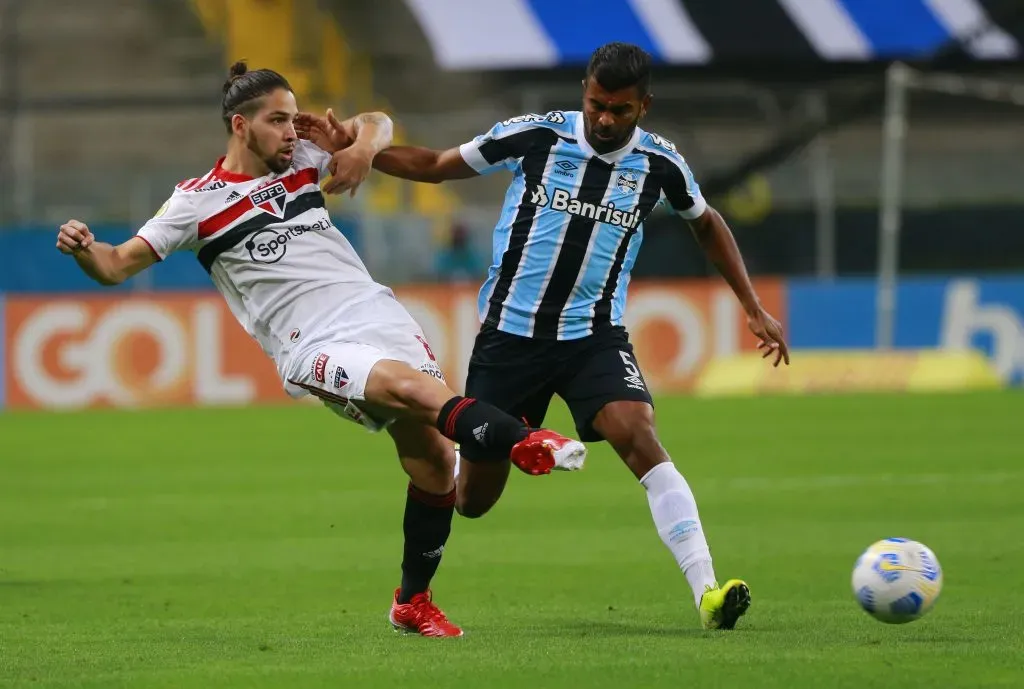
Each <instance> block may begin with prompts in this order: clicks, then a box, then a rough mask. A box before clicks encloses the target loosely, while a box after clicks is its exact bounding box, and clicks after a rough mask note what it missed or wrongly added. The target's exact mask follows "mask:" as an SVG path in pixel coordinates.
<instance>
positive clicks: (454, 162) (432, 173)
mask: <svg viewBox="0 0 1024 689" xmlns="http://www.w3.org/2000/svg"><path fill="white" fill-rule="evenodd" d="M373 167H374V169H376V170H379V171H380V172H383V173H384V174H386V175H391V176H392V177H400V178H401V179H408V180H412V181H413V182H429V183H430V184H440V183H441V182H446V181H448V180H452V179H468V178H469V177H476V176H477V174H479V173H477V171H476V170H474V169H473V168H472V167H470V165H469V163H467V162H466V161H465V160H464V159H463V157H462V153H461V152H460V151H459V149H458V148H449V149H448V150H446V151H438V150H434V149H432V148H423V147H421V146H391V147H390V148H386V149H384V150H383V151H381V152H380V153H378V154H377V156H376V157H375V158H374V159H373Z"/></svg>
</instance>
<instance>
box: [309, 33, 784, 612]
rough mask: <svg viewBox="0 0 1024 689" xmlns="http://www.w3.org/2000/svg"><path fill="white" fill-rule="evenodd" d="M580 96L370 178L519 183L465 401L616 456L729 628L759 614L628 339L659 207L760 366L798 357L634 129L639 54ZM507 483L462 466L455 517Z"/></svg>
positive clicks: (641, 109)
mask: <svg viewBox="0 0 1024 689" xmlns="http://www.w3.org/2000/svg"><path fill="white" fill-rule="evenodd" d="M583 86H584V93H583V108H582V110H581V111H579V112H568V111H566V112H562V111H556V112H550V113H547V114H546V115H523V116H520V117H513V118H511V119H508V120H505V121H504V122H500V123H498V124H496V125H495V126H494V127H493V128H492V129H491V130H490V131H489V132H487V133H486V134H483V135H481V136H478V137H477V138H475V139H474V140H472V141H470V142H467V143H465V144H463V145H462V146H459V147H456V148H451V149H448V150H445V151H438V150H431V149H427V148H420V147H411V146H394V147H390V148H388V149H387V150H385V151H383V152H381V153H380V154H379V155H377V157H376V158H374V163H373V166H374V167H375V168H376V169H378V170H380V171H383V172H385V173H387V174H389V175H394V176H396V177H401V178H404V179H409V180H415V181H420V182H432V183H438V182H444V181H446V180H455V179H464V178H468V177H473V176H475V175H484V174H489V173H491V172H495V171H498V170H509V171H512V173H513V176H512V183H511V185H510V186H509V188H508V192H507V194H506V196H505V205H504V208H503V209H502V212H501V216H500V218H499V220H498V224H497V227H496V228H495V232H494V252H493V264H492V266H491V268H490V270H489V271H488V274H487V279H486V281H485V282H484V285H483V287H482V289H481V290H480V297H479V315H480V320H481V323H482V327H481V329H480V332H479V334H478V335H477V338H476V343H475V346H474V349H473V354H472V357H471V359H470V363H469V374H468V378H467V380H466V394H469V395H473V396H475V397H477V398H480V399H485V400H487V401H489V402H491V403H492V404H495V405H496V406H498V407H500V408H501V409H503V410H505V411H507V412H509V413H510V414H512V415H514V416H516V417H521V418H525V419H526V420H527V421H528V422H529V423H530V424H532V425H536V424H539V423H541V421H542V420H543V418H544V416H545V413H546V411H547V408H548V404H549V402H550V400H551V398H552V396H553V395H556V394H557V395H559V396H560V397H562V398H563V399H564V400H565V401H566V403H567V404H568V406H569V409H570V410H571V411H572V414H573V417H574V419H575V421H576V428H577V431H578V433H579V435H580V438H581V439H582V440H584V441H598V440H606V441H608V442H609V443H610V444H611V445H612V447H613V448H614V449H615V451H616V452H617V453H618V454H619V456H620V457H621V458H622V459H623V461H625V463H626V465H627V466H628V467H629V468H630V469H631V470H632V472H633V473H634V475H635V476H636V478H637V479H638V480H639V481H640V484H641V485H642V486H643V487H644V489H645V490H646V492H647V498H648V503H649V506H650V509H651V514H652V516H653V518H654V524H655V526H656V528H657V530H658V534H659V535H660V536H661V538H662V540H663V541H664V543H665V545H666V546H667V547H668V548H669V550H670V551H671V552H672V554H673V556H674V557H675V559H676V561H677V563H678V565H679V567H680V569H681V570H682V571H683V573H684V574H685V577H686V579H687V581H688V583H689V585H690V587H691V589H692V591H693V596H694V602H695V604H696V606H697V609H698V611H699V614H700V618H701V622H702V624H703V625H704V626H705V627H707V628H732V627H733V626H734V625H735V623H736V621H737V619H738V618H739V617H740V616H741V615H742V614H743V613H744V612H745V611H746V609H747V607H748V606H749V604H750V592H749V589H748V587H747V585H746V584H745V583H744V582H743V581H741V580H738V579H732V580H729V581H727V582H725V583H724V584H723V585H719V584H718V582H717V579H716V576H715V573H714V569H713V567H712V562H711V553H710V549H709V547H708V543H707V540H706V538H705V535H704V527H703V525H702V524H701V521H700V517H699V515H698V511H697V503H696V501H695V499H694V496H693V492H692V491H691V490H690V487H689V485H688V484H687V482H686V480H685V479H684V478H683V476H682V474H680V473H679V471H678V470H677V469H676V467H675V465H674V464H673V462H672V460H671V458H670V457H669V454H668V453H667V452H666V450H665V449H664V448H663V447H662V445H661V443H660V442H659V440H658V436H657V434H656V432H655V424H654V409H653V402H652V400H651V396H650V393H649V392H648V390H647V385H646V383H645V381H644V377H643V374H642V373H641V371H640V364H639V362H638V361H637V360H636V357H635V356H634V353H633V347H632V346H631V345H630V343H629V338H628V336H627V333H626V330H625V328H624V327H623V325H622V318H623V311H624V309H625V305H626V291H627V288H628V286H629V277H630V270H631V268H632V267H633V263H634V261H635V260H636V256H637V253H638V251H639V250H640V241H641V238H642V235H643V221H644V219H645V218H646V217H647V216H648V214H649V213H650V212H651V210H652V209H653V208H654V207H655V205H657V204H658V203H661V202H667V203H668V206H669V207H670V208H671V209H672V210H673V211H674V212H675V213H676V214H678V215H679V216H681V217H682V218H683V219H684V220H686V221H687V222H688V223H689V225H690V228H691V229H692V231H693V233H694V235H695V237H696V239H697V242H698V244H699V245H700V246H701V247H702V248H703V250H704V251H705V253H706V254H707V256H708V257H709V258H710V259H711V260H712V261H713V262H714V264H715V265H716V266H717V267H718V269H719V271H720V272H721V273H722V275H723V276H724V277H725V279H726V280H727V281H728V283H729V285H730V286H731V287H732V289H733V290H734V292H735V293H736V296H737V298H738V299H739V301H740V303H741V304H742V305H743V308H744V309H745V311H746V313H747V316H748V322H749V325H750V329H751V330H752V331H753V332H754V334H755V335H757V336H758V337H759V338H760V345H759V346H760V347H761V348H762V350H763V353H764V355H765V356H766V357H768V356H774V365H776V366H778V365H779V363H780V362H781V361H785V362H786V363H787V364H788V363H789V352H788V349H787V346H786V342H785V339H784V337H783V332H782V327H781V325H780V324H779V322H778V321H776V320H775V318H773V317H772V316H771V315H770V314H769V313H768V312H767V311H765V309H764V308H763V307H762V305H761V302H760V301H759V299H758V296H757V294H756V293H755V291H754V288H753V286H752V285H751V283H750V280H749V278H748V277H747V272H746V269H745V267H744V264H743V260H742V258H741V257H740V253H739V250H738V248H737V246H736V242H735V240H734V239H733V236H732V233H731V232H730V230H729V228H728V226H727V225H726V223H725V221H724V220H723V219H722V216H721V215H719V214H718V212H716V211H715V210H714V209H713V208H711V207H710V206H709V205H708V204H707V202H706V201H705V199H704V197H703V196H702V195H701V192H700V187H699V186H698V185H697V182H696V181H695V180H694V176H693V173H692V172H691V171H690V168H689V166H687V164H686V161H685V160H684V159H683V157H682V156H681V155H680V153H679V151H678V150H677V149H676V147H675V146H674V145H673V144H672V143H671V142H669V141H668V140H666V139H664V138H663V137H660V136H658V135H657V134H653V133H650V132H646V131H644V130H643V129H641V128H640V127H639V123H640V120H641V119H642V118H643V117H644V115H646V113H647V111H648V109H649V108H650V105H651V93H650V57H649V56H648V55H647V54H646V53H645V52H644V51H643V50H642V49H641V48H639V47H637V46H634V45H629V44H622V43H611V44H608V45H605V46H603V47H601V48H599V49H598V50H597V51H596V52H595V53H594V54H593V56H592V58H591V60H590V63H589V65H588V67H587V71H586V78H585V80H584V82H583ZM302 121H303V124H304V126H303V134H304V135H306V136H308V137H310V138H311V139H312V140H313V141H315V142H318V143H320V144H321V145H324V146H326V147H328V149H330V150H334V149H335V148H337V147H338V146H340V145H345V144H346V143H347V140H348V139H351V132H345V131H344V128H343V127H341V126H340V123H338V122H337V120H332V119H328V118H323V117H313V116H305V115H304V116H303V118H302ZM508 471H509V466H508V463H501V464H491V465H487V466H483V465H465V466H464V467H463V469H462V470H461V472H460V475H459V485H458V496H457V507H458V509H459V511H460V513H462V514H464V515H467V516H480V515H482V514H483V513H484V512H486V511H487V510H488V509H489V508H490V507H491V506H492V505H493V504H494V503H495V502H496V501H497V499H498V498H499V496H500V495H501V492H502V490H503V489H504V486H505V482H506V479H507V477H508ZM483 477H486V480H484V478H483ZM464 482H465V483H464Z"/></svg>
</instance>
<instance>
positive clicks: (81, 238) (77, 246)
mask: <svg viewBox="0 0 1024 689" xmlns="http://www.w3.org/2000/svg"><path fill="white" fill-rule="evenodd" d="M95 239H96V238H95V237H93V234H92V232H90V231H89V226H88V225H86V224H85V223H84V222H79V221H78V220H68V221H67V222H66V223H64V224H63V225H61V226H60V232H58V233H57V248H58V249H60V251H61V253H64V254H74V253H78V252H79V251H81V250H83V249H88V248H89V247H90V246H92V243H93V241H94V240H95Z"/></svg>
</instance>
